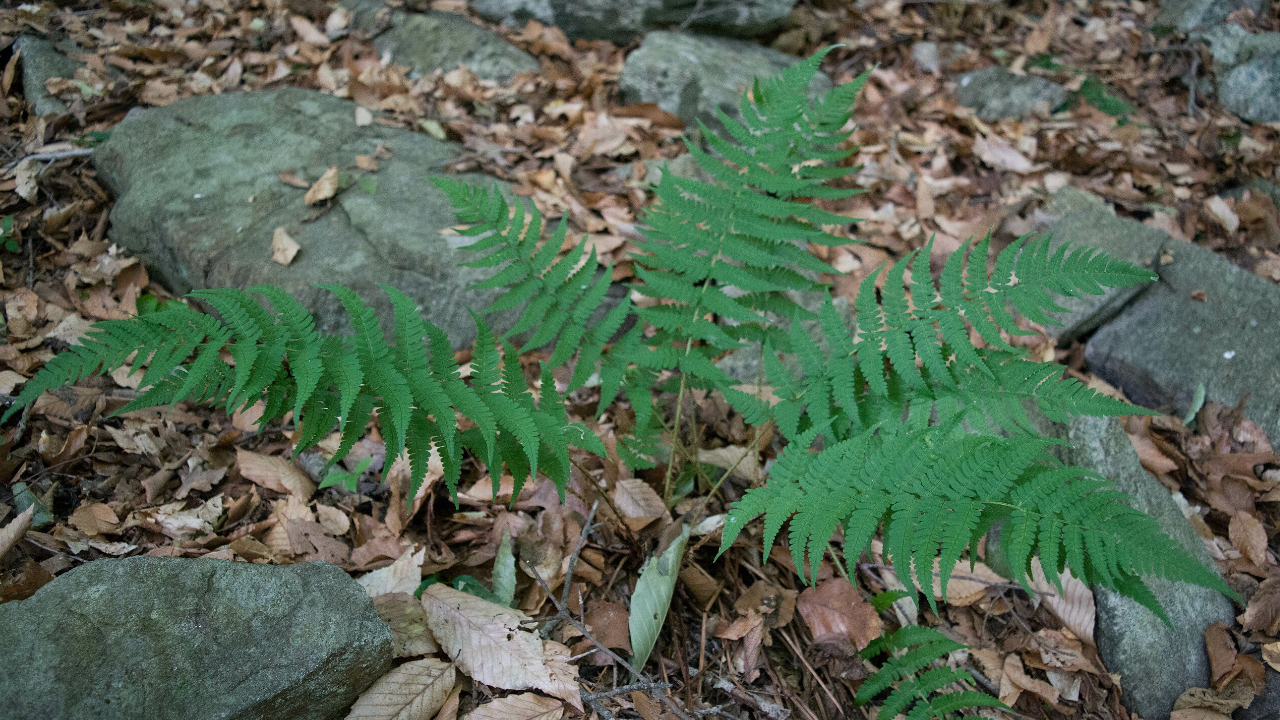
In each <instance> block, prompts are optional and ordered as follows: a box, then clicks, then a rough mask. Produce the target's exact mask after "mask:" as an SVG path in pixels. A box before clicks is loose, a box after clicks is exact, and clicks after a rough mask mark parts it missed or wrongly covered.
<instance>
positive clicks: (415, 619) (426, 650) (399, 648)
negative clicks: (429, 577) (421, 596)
mask: <svg viewBox="0 0 1280 720" xmlns="http://www.w3.org/2000/svg"><path fill="white" fill-rule="evenodd" d="M415 589H416V588H415ZM373 608H374V610H376V611H377V612H378V617H380V618H382V619H383V620H384V621H385V622H386V623H387V625H390V626H391V644H392V647H393V648H394V651H395V656H396V657H398V658H399V657H417V656H419V655H431V654H432V653H437V652H439V651H440V646H439V645H437V644H436V639H435V637H434V636H432V634H431V628H429V627H427V611H426V610H424V609H423V608H422V603H421V602H419V601H418V598H416V597H414V596H413V595H412V594H410V593H401V592H393V593H385V594H382V595H378V596H376V597H374V598H373Z"/></svg>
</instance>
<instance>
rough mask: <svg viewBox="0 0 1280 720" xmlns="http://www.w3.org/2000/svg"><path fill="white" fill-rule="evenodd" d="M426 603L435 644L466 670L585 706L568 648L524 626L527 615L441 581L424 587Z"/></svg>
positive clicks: (495, 684) (488, 682)
mask: <svg viewBox="0 0 1280 720" xmlns="http://www.w3.org/2000/svg"><path fill="white" fill-rule="evenodd" d="M422 606H423V608H425V609H426V611H427V624H428V625H429V626H430V628H431V632H432V634H434V635H435V638H436V642H438V643H440V647H441V648H443V649H444V651H445V653H446V654H447V655H448V656H449V657H451V658H453V660H454V662H456V663H457V664H458V669H459V670H461V671H462V672H464V673H466V674H467V675H469V676H471V677H472V678H474V679H475V680H477V681H479V682H482V683H484V684H486V685H491V686H493V687H499V688H503V689H505V690H525V689H529V688H533V689H536V690H542V691H543V692H545V693H547V694H549V695H553V696H555V697H558V698H560V699H562V700H565V701H566V702H568V703H569V704H571V705H573V706H574V707H575V708H578V709H581V704H582V699H581V697H580V695H579V693H578V683H577V669H576V668H574V667H572V666H571V665H569V664H568V663H567V662H566V660H567V659H568V657H569V651H568V648H566V647H564V646H563V645H560V644H559V643H553V642H550V641H544V640H542V639H541V638H539V637H538V636H537V634H535V633H534V632H532V631H530V630H527V629H525V628H526V626H530V625H531V624H532V620H531V619H530V618H529V616H528V615H525V614H524V613H523V612H520V611H519V610H515V609H512V608H508V607H503V606H501V605H498V604H497V603H491V602H489V601H488V600H483V599H481V598H478V597H476V596H475V595H471V594H468V593H464V592H462V591H460V590H454V589H453V588H451V587H449V586H447V585H445V584H443V583H436V584H435V585H432V586H430V587H428V588H427V589H426V590H424V591H423V593H422Z"/></svg>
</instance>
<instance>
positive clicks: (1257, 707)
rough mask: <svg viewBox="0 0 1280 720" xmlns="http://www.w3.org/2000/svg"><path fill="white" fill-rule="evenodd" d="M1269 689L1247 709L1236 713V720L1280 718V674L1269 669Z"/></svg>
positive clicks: (1272, 719)
mask: <svg viewBox="0 0 1280 720" xmlns="http://www.w3.org/2000/svg"><path fill="white" fill-rule="evenodd" d="M1266 673H1267V689H1266V691H1265V692H1264V693H1262V695H1261V696H1259V697H1255V698H1254V699H1253V702H1252V703H1250V704H1249V707H1247V708H1241V709H1240V710H1237V711H1236V712H1235V720H1275V718H1278V717H1280V673H1278V672H1276V671H1275V670H1272V669H1271V668H1269V667H1268V668H1267V670H1266Z"/></svg>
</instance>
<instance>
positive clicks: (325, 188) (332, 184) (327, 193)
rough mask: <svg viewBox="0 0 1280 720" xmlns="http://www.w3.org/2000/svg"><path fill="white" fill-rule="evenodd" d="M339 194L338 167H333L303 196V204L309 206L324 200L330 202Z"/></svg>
mask: <svg viewBox="0 0 1280 720" xmlns="http://www.w3.org/2000/svg"><path fill="white" fill-rule="evenodd" d="M337 194H338V166H337V165H332V166H330V167H329V169H328V170H325V171H324V174H323V175H321V176H320V179H319V180H317V181H315V184H313V185H312V186H311V188H310V189H308V190H307V194H306V195H305V196H303V198H302V202H304V203H306V204H307V205H315V204H316V203H318V202H320V201H322V200H328V199H329V198H331V197H333V196H334V195H337Z"/></svg>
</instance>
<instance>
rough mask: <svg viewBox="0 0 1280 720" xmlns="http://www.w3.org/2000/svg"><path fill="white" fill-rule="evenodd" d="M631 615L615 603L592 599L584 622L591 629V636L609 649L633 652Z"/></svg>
mask: <svg viewBox="0 0 1280 720" xmlns="http://www.w3.org/2000/svg"><path fill="white" fill-rule="evenodd" d="M630 617H631V615H630V613H628V612H627V608H625V607H623V606H622V605H619V604H618V603H615V602H609V601H607V600H596V599H592V600H590V601H588V602H587V613H586V615H585V616H584V617H583V620H584V621H585V622H586V623H587V625H589V626H590V627H591V634H592V635H593V636H594V637H595V639H596V640H598V641H599V642H600V644H601V645H604V646H605V647H607V648H610V649H613V650H625V651H626V652H628V653H630V652H631V630H630V625H629V624H628V623H629V621H630Z"/></svg>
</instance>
